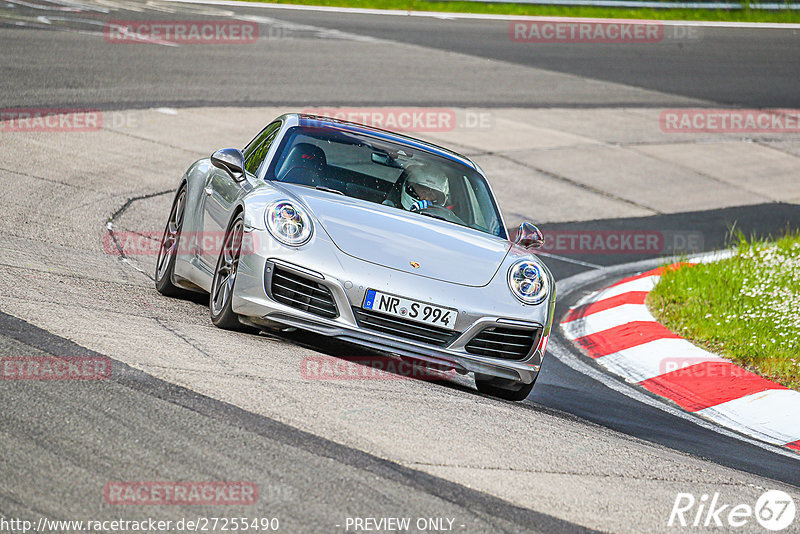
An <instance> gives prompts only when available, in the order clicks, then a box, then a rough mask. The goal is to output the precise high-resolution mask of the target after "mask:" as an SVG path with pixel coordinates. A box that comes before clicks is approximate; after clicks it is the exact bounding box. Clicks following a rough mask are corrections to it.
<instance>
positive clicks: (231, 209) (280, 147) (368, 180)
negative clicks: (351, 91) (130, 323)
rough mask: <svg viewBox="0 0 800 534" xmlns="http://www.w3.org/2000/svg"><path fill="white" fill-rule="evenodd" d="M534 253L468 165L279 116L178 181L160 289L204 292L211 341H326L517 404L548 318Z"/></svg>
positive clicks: (334, 124) (550, 304)
mask: <svg viewBox="0 0 800 534" xmlns="http://www.w3.org/2000/svg"><path fill="white" fill-rule="evenodd" d="M217 236H219V239H217ZM543 242H544V237H543V236H542V233H541V232H540V231H539V230H538V229H537V228H536V227H535V226H534V225H533V224H530V223H522V224H521V225H520V226H519V228H517V229H515V230H514V231H513V233H511V232H509V230H508V229H507V228H506V226H505V223H504V221H503V217H502V215H501V213H500V210H499V208H498V205H497V201H496V199H495V196H494V194H493V192H492V189H491V187H490V186H489V183H488V181H487V179H486V177H485V175H484V173H483V171H482V170H481V169H480V168H479V167H478V165H476V164H475V163H474V162H473V161H471V160H470V159H468V158H466V157H464V156H461V155H459V154H456V153H455V152H452V151H450V150H447V149H444V148H441V147H438V146H435V145H433V144H430V143H427V142H424V141H420V140H417V139H413V138H411V137H407V136H405V135H400V134H397V133H391V132H387V131H384V130H380V129H377V128H372V127H368V126H364V125H359V124H355V123H350V122H344V121H339V120H335V119H330V118H326V117H317V116H311V115H304V114H287V115H283V116H281V117H278V118H277V119H276V120H274V121H273V122H271V123H270V124H268V125H267V127H266V128H264V129H263V130H262V131H261V132H260V133H259V134H258V135H257V136H256V137H255V138H254V139H253V140H252V141H251V142H250V143H249V144H248V145H247V146H246V147H244V149H243V150H238V149H234V148H225V149H221V150H219V151H217V152H215V153H214V154H212V155H211V156H210V157H209V158H204V159H201V160H199V161H197V162H195V163H194V164H192V165H191V166H190V167H189V169H188V170H187V171H186V173H185V174H184V175H183V176H182V177H181V179H180V182H179V184H178V187H177V192H176V194H175V197H174V200H173V203H172V208H171V210H170V214H169V217H168V220H167V225H166V228H165V230H164V236H163V239H162V243H161V246H160V250H159V254H158V258H157V262H156V263H157V265H156V273H155V284H156V289H157V290H158V291H159V292H161V293H162V294H164V295H170V296H176V295H179V294H180V293H182V292H185V291H187V290H189V291H200V292H205V293H208V294H209V307H210V311H211V321H212V322H213V323H214V324H215V325H217V326H218V327H221V328H226V329H241V328H248V327H249V328H253V327H257V328H261V329H264V330H268V329H275V328H278V329H280V328H284V329H289V328H293V329H298V330H300V331H304V332H308V333H311V334H312V335H313V334H320V335H323V336H331V337H334V338H338V339H340V340H343V341H346V342H350V343H356V344H359V345H361V346H364V347H367V348H370V349H375V350H377V351H379V352H384V353H390V354H393V355H396V356H398V357H401V358H408V359H411V360H413V361H415V362H422V364H423V365H426V366H430V367H435V368H438V369H447V370H455V371H456V372H459V373H461V374H472V376H474V379H475V385H476V387H477V389H478V390H479V391H480V392H482V393H484V394H488V395H491V396H495V397H499V398H503V399H507V400H523V399H525V398H526V397H527V396H528V395H529V393H530V392H531V389H532V388H533V385H534V383H535V381H536V378H537V377H538V375H539V371H540V368H541V365H542V360H543V357H544V353H545V349H546V347H547V340H548V338H549V335H550V328H551V325H552V320H553V311H554V305H555V284H554V282H553V277H552V275H551V273H550V271H549V270H548V269H547V267H546V266H545V265H544V263H543V262H542V261H541V260H540V259H539V258H538V257H537V256H536V255H535V254H534V253H533V249H535V248H537V247H539V246H541V245H542V243H543ZM214 243H218V245H214Z"/></svg>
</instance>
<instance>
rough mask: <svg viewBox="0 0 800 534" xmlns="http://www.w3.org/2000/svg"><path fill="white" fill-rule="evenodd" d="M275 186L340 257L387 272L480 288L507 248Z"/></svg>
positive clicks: (455, 228) (375, 208) (411, 217)
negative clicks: (308, 214) (305, 211)
mask: <svg viewBox="0 0 800 534" xmlns="http://www.w3.org/2000/svg"><path fill="white" fill-rule="evenodd" d="M281 185H283V186H285V187H286V189H287V190H290V191H291V192H292V193H294V194H295V195H296V196H298V197H300V198H301V199H302V200H303V201H304V202H305V204H306V205H307V206H308V207H309V208H310V210H311V211H312V213H313V214H314V216H315V218H316V220H317V222H318V223H319V224H320V225H321V226H322V227H323V228H324V230H325V232H327V234H328V235H329V236H330V238H331V240H333V242H334V244H336V246H337V247H338V248H339V249H340V250H341V251H342V252H344V253H345V254H348V255H350V256H353V257H355V258H358V259H361V260H364V261H368V262H370V263H375V264H377V265H381V266H384V267H389V268H391V269H397V270H399V271H405V272H408V273H412V274H415V275H419V276H424V277H427V278H434V279H436V280H442V281H445V282H451V283H454V284H461V285H466V286H485V285H486V284H488V283H489V282H490V281H491V280H492V277H494V274H495V273H496V272H497V269H498V268H499V267H500V264H501V263H502V262H503V259H504V258H505V257H506V254H507V253H508V251H509V249H510V247H511V243H510V242H509V241H506V240H505V239H501V238H499V237H495V236H491V235H489V234H484V233H482V232H480V231H478V230H473V229H471V228H466V227H463V226H459V225H456V224H453V223H449V222H445V221H441V220H437V219H434V218H431V217H426V216H424V215H420V214H417V213H410V212H407V211H403V210H399V209H397V208H393V207H390V206H384V205H382V204H374V203H371V202H365V201H363V200H357V199H353V198H349V197H346V196H342V195H337V194H334V193H327V192H324V191H317V190H315V189H310V188H306V187H300V186H288V185H286V184H281ZM412 262H413V263H415V264H418V265H419V266H418V267H414V266H412Z"/></svg>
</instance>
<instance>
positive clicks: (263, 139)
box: [244, 122, 281, 174]
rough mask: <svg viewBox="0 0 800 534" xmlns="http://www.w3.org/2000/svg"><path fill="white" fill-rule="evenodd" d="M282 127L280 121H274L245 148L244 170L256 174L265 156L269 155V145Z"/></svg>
mask: <svg viewBox="0 0 800 534" xmlns="http://www.w3.org/2000/svg"><path fill="white" fill-rule="evenodd" d="M280 128H281V123H280V122H273V123H272V124H270V125H269V126H267V127H266V128H264V129H263V130H262V131H261V133H260V134H258V135H257V136H256V138H255V139H253V140H252V141H251V142H250V144H249V145H247V147H245V149H244V170H246V171H247V172H249V173H250V174H255V173H256V171H258V168H259V167H260V166H261V163H262V162H263V161H264V158H266V157H267V152H269V147H270V146H271V145H272V141H273V140H274V139H275V136H276V135H277V134H278V130H280Z"/></svg>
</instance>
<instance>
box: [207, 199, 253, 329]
mask: <svg viewBox="0 0 800 534" xmlns="http://www.w3.org/2000/svg"><path fill="white" fill-rule="evenodd" d="M243 234H244V216H243V215H242V212H239V213H238V214H237V215H236V217H234V218H233V220H232V221H231V223H230V225H228V231H227V232H226V234H225V240H224V242H223V243H224V244H223V245H222V250H221V251H220V253H219V259H218V260H217V268H216V269H214V279H213V280H212V282H211V295H210V297H209V304H208V307H209V308H210V309H211V322H213V323H214V325H215V326H218V327H219V328H224V329H226V330H244V325H242V323H241V322H239V316H238V315H237V314H235V313H234V312H233V308H232V301H233V287H234V285H235V284H236V273H237V271H238V269H239V257H240V256H241V252H242V235H243Z"/></svg>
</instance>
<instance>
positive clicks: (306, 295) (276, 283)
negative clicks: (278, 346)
mask: <svg viewBox="0 0 800 534" xmlns="http://www.w3.org/2000/svg"><path fill="white" fill-rule="evenodd" d="M268 287H269V292H270V295H269V296H270V297H272V298H273V299H275V300H276V301H278V302H280V303H281V304H286V305H287V306H291V307H292V308H297V309H298V310H303V311H306V312H308V313H313V314H315V315H321V316H322V317H329V318H334V317H337V316H338V315H339V312H338V311H337V310H336V303H335V302H334V300H333V295H332V294H331V291H330V289H328V288H327V287H325V286H323V285H322V284H320V283H318V282H316V281H314V280H313V279H311V278H306V277H305V276H303V275H300V274H297V273H295V272H293V271H290V270H288V269H284V268H282V267H278V266H277V265H274V266H273V268H272V277H271V280H270V282H269V285H268Z"/></svg>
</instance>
